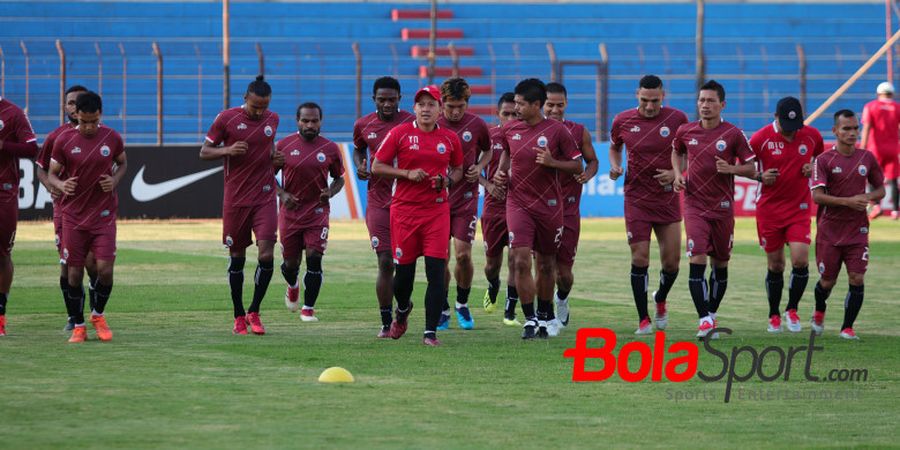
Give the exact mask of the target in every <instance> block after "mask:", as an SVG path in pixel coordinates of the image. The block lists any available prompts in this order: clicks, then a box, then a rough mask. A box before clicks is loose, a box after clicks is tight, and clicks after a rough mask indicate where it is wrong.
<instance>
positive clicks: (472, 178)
mask: <svg viewBox="0 0 900 450" xmlns="http://www.w3.org/2000/svg"><path fill="white" fill-rule="evenodd" d="M480 172H481V171H480V170H478V165H477V164H476V165H472V166H469V168H468V169H466V181H467V182H469V183H477V182H478V174H479V173H480Z"/></svg>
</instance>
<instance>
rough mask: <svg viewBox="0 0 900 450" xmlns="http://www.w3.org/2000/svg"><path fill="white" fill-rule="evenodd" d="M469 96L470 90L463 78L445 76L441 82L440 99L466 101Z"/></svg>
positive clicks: (470, 94)
mask: <svg viewBox="0 0 900 450" xmlns="http://www.w3.org/2000/svg"><path fill="white" fill-rule="evenodd" d="M471 96H472V90H471V89H470V88H469V83H468V82H466V80H465V79H463V78H459V77H454V78H447V79H446V80H444V82H443V83H441V101H447V100H448V99H449V100H464V101H467V102H468V101H469V97H471Z"/></svg>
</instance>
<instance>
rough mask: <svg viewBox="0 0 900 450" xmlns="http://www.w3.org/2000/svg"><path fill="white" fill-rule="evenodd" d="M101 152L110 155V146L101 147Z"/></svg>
mask: <svg viewBox="0 0 900 450" xmlns="http://www.w3.org/2000/svg"><path fill="white" fill-rule="evenodd" d="M100 154H101V155H103V156H109V146H106V145H104V146H103V147H100Z"/></svg>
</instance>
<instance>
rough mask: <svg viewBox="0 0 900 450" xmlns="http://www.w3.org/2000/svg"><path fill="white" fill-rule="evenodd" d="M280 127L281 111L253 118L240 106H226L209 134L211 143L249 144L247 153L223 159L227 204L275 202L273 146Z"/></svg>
mask: <svg viewBox="0 0 900 450" xmlns="http://www.w3.org/2000/svg"><path fill="white" fill-rule="evenodd" d="M277 130H278V114H275V113H274V112H272V111H268V110H267V111H266V112H265V113H263V116H262V118H261V119H259V120H253V119H251V118H250V117H249V116H247V114H246V113H244V109H243V108H241V107H240V106H238V107H236V108H231V109H226V110H225V111H222V112H221V113H219V115H218V116H216V120H215V121H213V124H212V126H211V127H210V128H209V132H208V133H207V134H206V140H207V141H208V142H209V143H210V145H213V146H217V145H219V144H224V145H225V146H230V145H232V144H234V143H235V142H238V141H244V142H246V143H247V153H245V154H243V155H240V156H226V157H225V158H223V159H224V160H225V162H224V164H225V196H224V199H223V203H224V204H226V205H229V206H256V205H262V204H265V203H268V202H273V201H275V170H274V169H273V168H272V148H273V146H274V145H275V132H276V131H277Z"/></svg>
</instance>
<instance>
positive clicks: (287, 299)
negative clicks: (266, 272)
mask: <svg viewBox="0 0 900 450" xmlns="http://www.w3.org/2000/svg"><path fill="white" fill-rule="evenodd" d="M280 222H281V223H280V227H279V229H280V233H279V237H280V238H281V259H282V262H281V276H282V277H283V278H284V281H285V282H286V283H287V289H286V290H285V292H284V306H285V307H287V309H288V311H290V312H297V311H298V310H299V309H300V283H299V281H298V278H299V276H300V263H301V262H302V259H303V252H302V250H303V231H304V230H299V229H290V228H289V227H288V226H287V224H286V223H284V221H280Z"/></svg>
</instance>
